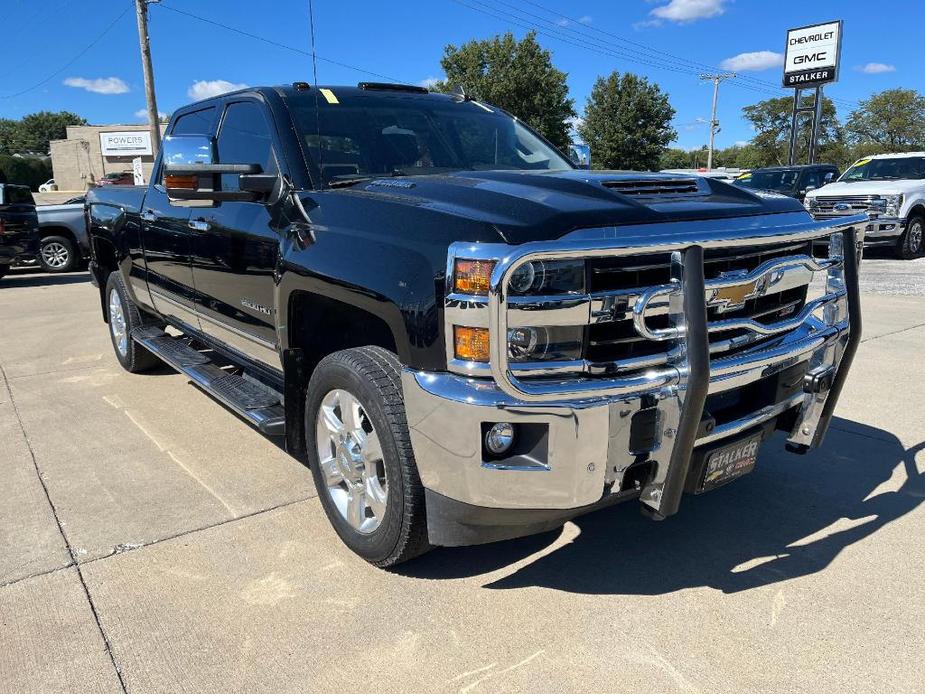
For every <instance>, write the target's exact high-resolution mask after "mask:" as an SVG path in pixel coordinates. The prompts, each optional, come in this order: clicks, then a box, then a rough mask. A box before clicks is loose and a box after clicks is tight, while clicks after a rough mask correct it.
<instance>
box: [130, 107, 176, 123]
mask: <svg viewBox="0 0 925 694" xmlns="http://www.w3.org/2000/svg"><path fill="white" fill-rule="evenodd" d="M168 115H170V114H168V113H164V112H163V111H158V112H157V117H158V118H160V119H161V120H165V119H166V118H167V116H168ZM135 118H137V119H138V120H143V121H145V122H147V120H148V109H146V108H140V109H138V110H137V111H135Z"/></svg>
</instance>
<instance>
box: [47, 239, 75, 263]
mask: <svg viewBox="0 0 925 694" xmlns="http://www.w3.org/2000/svg"><path fill="white" fill-rule="evenodd" d="M41 253H42V262H43V263H45V265H46V266H47V267H50V268H54V269H55V270H60V269H61V268H64V267H67V264H68V261H69V260H70V259H71V253H70V251H69V250H68V248H67V247H66V246H65V245H64V244H63V243H58V242H57V241H49V242H48V243H45V244H42V251H41Z"/></svg>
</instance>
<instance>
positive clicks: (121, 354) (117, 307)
mask: <svg viewBox="0 0 925 694" xmlns="http://www.w3.org/2000/svg"><path fill="white" fill-rule="evenodd" d="M106 306H107V307H108V311H109V337H110V338H111V339H112V349H113V351H114V352H115V353H116V359H118V360H119V364H121V365H122V368H123V369H125V370H126V371H128V372H129V373H133V374H135V373H141V372H143V371H149V370H150V369H152V368H154V367H155V366H157V365H158V364H160V360H159V359H158V358H157V357H155V356H154V355H153V354H151V352H149V351H148V350H146V349H145V348H144V347H142V346H141V345H140V344H138V343H137V342H135V341H134V340H133V339H132V331H133V330H134V329H135V328H139V327H141V326H143V325H147V324H148V321H146V320H145V319H144V318H143V316H142V313H141V311H139V310H138V307H137V306H136V305H135V304H134V303H133V302H132V300H131V299H130V298H129V295H128V291H126V289H125V282H123V280H122V275H120V274H119V273H118V272H113V273H111V274H110V275H109V279H108V280H107V282H106Z"/></svg>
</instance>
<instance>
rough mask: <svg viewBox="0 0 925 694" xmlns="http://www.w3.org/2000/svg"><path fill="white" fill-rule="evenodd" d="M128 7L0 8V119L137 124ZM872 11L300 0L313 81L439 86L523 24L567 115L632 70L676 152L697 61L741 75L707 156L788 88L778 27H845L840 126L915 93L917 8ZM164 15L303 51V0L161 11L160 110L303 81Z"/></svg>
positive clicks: (292, 71) (157, 14) (70, 2)
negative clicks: (561, 88) (672, 117)
mask: <svg viewBox="0 0 925 694" xmlns="http://www.w3.org/2000/svg"><path fill="white" fill-rule="evenodd" d="M132 5H133V3H132V2H130V0H118V1H117V0H93V1H90V0H41V1H39V0H3V2H2V3H0V26H3V27H4V28H5V31H4V40H3V42H2V44H0V117H11V118H16V117H19V116H22V115H24V114H26V113H30V112H33V111H37V110H42V109H47V110H70V111H74V112H76V113H78V114H80V115H82V116H84V117H85V118H87V119H88V120H89V121H91V122H93V123H100V124H110V123H135V122H140V121H142V120H143V119H142V117H140V116H139V115H137V113H139V112H140V110H141V109H143V108H144V105H145V101H144V90H143V83H142V75H141V65H140V60H139V57H138V39H137V32H136V27H135V17H134V10H133V9H132V8H131V6H132ZM879 7H880V8H882V9H883V10H884V11H879V10H876V9H874V6H872V5H871V4H870V3H868V2H861V1H860V0H852V1H851V2H841V3H831V2H830V3H810V2H806V0H798V1H797V0H774V1H773V2H766V1H762V2H758V1H756V0H405V1H404V2H392V3H385V2H379V1H373V0H353V1H352V2H347V1H345V0H337V1H335V0H315V21H316V34H317V50H318V55H319V56H320V57H321V58H323V59H327V61H334V62H326V61H325V60H320V61H319V63H318V69H319V80H320V81H321V82H323V83H328V84H355V83H356V82H357V81H360V80H363V79H368V80H375V79H382V78H381V77H376V76H375V75H371V74H364V73H362V72H358V71H355V70H351V69H348V68H346V67H342V66H340V65H337V64H336V63H343V64H346V65H352V66H356V67H359V68H363V69H365V70H369V71H372V72H374V73H379V74H380V75H382V76H385V77H388V78H394V79H397V80H401V81H403V82H409V83H423V82H425V81H426V80H428V79H429V78H435V77H440V76H441V74H442V73H441V71H440V58H441V56H442V54H443V48H444V46H445V45H446V44H447V43H455V44H460V43H463V42H465V41H466V40H469V39H472V38H484V37H488V36H491V35H493V34H496V33H500V32H503V31H506V30H510V31H513V32H514V33H515V34H516V35H518V36H522V35H523V34H524V33H526V31H527V27H529V26H536V27H539V28H540V32H541V33H540V35H539V37H538V38H539V40H540V42H541V43H542V44H543V45H544V46H545V47H546V48H548V49H549V50H551V51H552V53H553V60H554V63H555V64H556V66H557V67H558V68H559V69H561V70H563V71H565V72H567V73H568V83H569V87H570V89H571V95H572V97H573V98H574V99H575V101H576V106H577V108H578V110H579V112H580V111H581V109H582V108H583V105H584V102H585V99H586V98H587V95H588V93H589V92H590V90H591V87H592V85H593V83H594V79H595V77H596V76H598V75H600V74H607V73H609V72H610V71H612V70H619V71H621V72H636V73H639V74H643V75H645V76H647V77H648V78H649V79H650V80H652V81H654V82H656V83H658V84H659V85H660V86H661V87H662V88H663V89H664V90H665V91H667V92H668V94H669V95H670V98H671V102H672V105H673V106H674V107H675V109H676V110H677V118H676V122H675V127H676V129H677V130H678V142H677V145H678V146H682V147H685V148H692V147H698V146H700V145H702V144H704V143H705V142H706V140H707V126H706V123H705V121H706V119H708V118H709V116H710V98H711V87H710V86H709V85H707V84H704V83H701V82H700V81H699V80H698V78H697V75H698V73H699V72H700V71H701V69H705V67H704V66H717V67H718V66H723V65H729V66H732V67H737V68H738V70H739V72H740V74H741V75H743V77H744V78H743V79H739V80H735V81H734V82H735V83H731V82H726V83H724V84H723V86H722V88H721V92H720V106H719V120H720V122H721V125H722V132H721V133H720V134H719V135H718V137H717V146H718V147H725V146H728V145H732V144H734V143H735V142H738V141H744V140H747V139H749V137H750V136H751V132H750V129H749V126H748V124H747V123H746V122H745V121H744V120H743V119H742V117H741V108H742V107H743V106H746V105H748V104H751V103H754V102H756V101H759V100H761V99H763V98H767V97H769V96H782V95H785V94H787V93H788V92H785V91H784V90H783V89H780V88H776V85H778V84H780V72H781V68H780V67H779V61H780V59H779V57H778V56H776V55H775V54H776V53H781V52H782V51H783V46H784V41H785V31H786V29H787V28H788V27H794V26H800V25H804V24H811V23H816V22H821V21H828V20H831V19H844V20H845V30H844V31H845V37H844V44H843V51H842V70H841V78H840V81H839V82H838V83H837V84H835V85H832V86H829V87H828V88H827V94H828V95H829V96H831V97H833V98H835V99H837V100H838V101H837V106H838V110H839V115H840V117H841V118H843V119H844V118H845V117H846V116H847V114H848V112H849V111H850V109H851V108H852V105H854V104H856V103H857V101H859V100H860V99H863V98H866V97H867V96H869V95H870V94H871V93H873V92H876V91H880V90H883V89H888V88H891V87H906V88H914V89H917V90H919V91H921V92H925V71H923V70H922V69H921V68H922V61H921V57H920V48H919V46H920V44H921V42H922V39H921V27H922V26H923V25H925V3H923V2H921V0H894V1H893V2H890V3H888V4H881V5H880V6H879ZM169 8H175V9H177V10H183V11H184V12H188V13H192V14H194V15H198V16H200V17H205V18H208V19H211V20H214V21H217V22H221V23H223V24H226V25H229V26H232V27H235V28H237V29H240V30H242V31H245V32H248V33H251V34H255V35H259V36H261V37H264V38H267V39H270V40H272V41H274V42H276V43H279V44H284V45H287V46H290V47H294V48H296V49H299V50H303V51H307V50H308V48H309V22H308V0H264V2H262V3H255V2H252V1H249V2H241V1H238V0H163V2H162V3H161V6H158V5H152V7H151V11H150V13H151V40H152V50H153V55H154V70H155V78H156V85H157V93H158V106H159V107H160V109H161V110H162V111H171V110H172V109H174V108H177V107H178V106H181V105H182V104H184V103H187V102H189V101H191V100H192V99H193V98H194V97H196V96H204V95H208V94H209V93H211V92H212V91H214V90H216V89H221V88H224V87H227V86H228V84H231V85H244V84H246V85H258V84H277V83H286V82H292V81H294V80H309V81H310V80H311V63H310V58H308V57H307V56H306V55H303V54H300V53H298V52H295V51H292V50H287V49H285V48H280V47H276V46H273V45H269V44H267V43H265V42H261V41H258V40H255V39H253V38H249V37H246V36H242V35H240V34H236V33H233V32H230V31H228V30H226V29H223V28H220V27H218V26H215V25H210V24H206V23H203V22H200V21H198V20H196V19H194V18H191V17H189V16H185V15H183V14H179V13H178V12H176V11H172V10H171V9H169ZM126 9H128V11H127V12H125V14H123V15H122V16H121V18H120V19H117V17H119V16H120V14H121V13H123V12H124V11H125V10H126ZM113 22H115V23H114V24H112V23H113ZM110 24H112V27H111V29H110V30H109V31H108V32H107V33H106V34H105V35H104V36H103V37H102V38H101V39H100V40H99V41H98V42H96V43H95V44H94V45H92V46H91V45H90V44H91V43H93V41H94V40H95V39H96V38H97V37H98V36H99V35H100V34H101V33H102V32H103V31H104V30H105V29H106V28H107V27H108V26H109V25H110ZM10 29H13V31H10ZM88 46H89V48H88ZM666 54H670V56H675V57H670V56H669V55H666ZM743 54H746V55H745V56H744V57H742V56H743ZM737 56H740V57H739V58H738V59H737V60H735V58H736V57H737ZM730 60H732V62H731V63H724V61H730ZM685 61H687V62H685ZM690 62H694V63H698V64H702V65H699V66H698V65H691V64H690ZM743 67H744V68H752V69H751V70H748V71H743ZM754 80H760V81H761V82H755V81H754ZM764 83H770V84H764ZM20 92H24V93H21V94H20ZM789 93H792V92H789Z"/></svg>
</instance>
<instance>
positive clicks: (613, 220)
mask: <svg viewBox="0 0 925 694" xmlns="http://www.w3.org/2000/svg"><path fill="white" fill-rule="evenodd" d="M88 206H89V216H90V223H91V239H92V252H93V262H92V265H91V269H92V273H93V276H94V278H95V284H96V285H97V286H98V287H99V288H100V300H101V306H102V312H103V317H104V319H105V320H106V321H107V322H108V324H109V328H110V333H111V336H112V343H113V346H114V348H115V353H116V357H117V359H118V360H119V362H120V363H121V364H122V366H124V367H125V368H126V369H128V370H129V371H132V372H135V371H141V370H143V369H146V368H149V367H151V366H152V365H154V364H155V363H157V362H158V360H163V361H165V362H167V363H168V364H170V365H171V366H172V367H174V368H176V369H177V370H179V371H181V372H182V373H184V374H186V375H187V376H188V377H189V379H190V380H191V381H192V382H194V383H195V384H197V385H198V386H199V387H200V388H202V389H203V390H205V391H206V392H208V393H209V394H211V395H212V396H214V397H215V398H216V399H217V400H219V401H221V402H222V403H224V404H225V405H226V406H227V407H229V408H230V409H232V410H234V411H235V412H237V413H238V414H239V415H240V416H241V417H242V418H243V419H245V420H246V421H248V422H250V423H252V424H253V425H254V426H256V427H258V428H259V429H260V430H261V431H263V432H264V433H266V434H267V435H271V436H284V437H285V443H286V446H287V448H288V450H289V451H291V452H292V454H293V455H296V456H299V457H300V458H304V459H306V460H307V462H308V464H309V466H310V468H311V470H312V473H313V475H314V479H315V483H316V485H317V488H318V490H319V496H320V499H321V503H322V504H323V507H324V510H325V511H326V513H327V516H328V518H329V519H330V521H331V523H332V524H333V526H334V528H335V529H336V530H337V532H338V534H339V535H340V537H341V538H342V539H343V541H344V542H345V543H346V544H347V545H348V546H349V547H350V548H351V549H353V550H354V551H355V552H357V553H358V554H360V555H361V556H362V557H364V558H365V559H367V560H368V561H370V562H373V563H375V564H377V565H379V566H389V565H392V564H395V563H398V562H400V561H403V560H406V559H408V558H410V557H412V556H415V555H416V554H419V553H421V552H423V551H424V550H426V549H427V548H428V547H430V546H431V545H464V544H474V543H480V542H490V541H495V540H501V539H506V538H511V537H517V536H521V535H525V534H528V533H532V532H539V531H543V530H546V529H549V528H553V527H556V526H557V525H560V524H562V523H563V522H565V520H567V519H568V518H570V517H574V516H576V515H578V514H580V513H584V512H587V511H590V510H593V509H596V508H599V507H602V506H606V505H608V504H612V503H616V502H619V501H624V500H628V499H638V500H639V501H640V502H641V508H642V509H643V511H644V512H645V513H646V514H648V515H650V516H651V517H652V518H654V519H663V518H666V517H668V516H671V515H672V514H674V513H675V512H677V510H678V508H679V504H680V500H681V496H682V494H683V493H684V492H690V493H700V492H703V491H707V490H710V489H712V488H714V487H717V486H719V485H722V484H724V483H726V482H729V481H731V480H733V479H736V478H738V477H739V476H741V475H742V474H744V473H746V472H748V471H750V470H751V469H752V468H753V466H754V465H755V461H756V455H757V451H758V448H759V445H760V444H761V442H762V441H763V440H764V439H766V438H767V437H768V436H770V435H771V433H773V431H774V430H776V429H777V430H784V431H786V432H787V435H788V438H789V441H788V447H789V448H790V449H791V450H793V451H794V452H797V453H800V452H805V451H806V450H808V449H809V448H811V447H814V446H817V445H818V444H819V443H820V442H821V440H822V438H823V436H824V434H825V432H826V429H827V427H828V425H829V421H830V418H831V416H832V410H833V408H834V406H835V402H836V400H837V398H838V394H839V391H840V390H841V387H842V384H843V383H844V380H845V377H846V374H847V371H848V367H849V365H850V362H851V360H852V357H853V354H854V352H855V349H856V347H857V344H858V342H859V340H860V327H861V324H860V314H859V299H858V287H857V264H856V259H855V253H854V252H853V249H854V248H855V247H856V243H857V229H858V228H859V225H860V226H861V227H862V226H863V224H864V223H866V221H867V220H866V217H863V216H854V217H844V218H840V219H838V220H830V221H825V222H817V221H813V220H812V218H811V217H810V216H809V214H808V213H807V212H806V211H805V210H804V209H803V208H802V207H801V205H800V203H799V202H797V201H796V200H793V199H791V198H787V197H783V196H779V195H775V194H771V193H753V192H750V191H747V190H744V189H742V188H737V187H734V186H730V185H727V184H725V183H721V182H718V181H715V180H710V179H705V178H699V177H685V176H677V175H664V174H642V173H632V172H606V171H597V172H590V171H581V170H577V169H576V168H574V167H573V165H572V164H571V163H570V162H569V160H568V159H566V158H565V157H564V156H563V155H562V154H561V153H559V152H558V151H557V150H556V149H555V148H554V147H553V146H551V145H550V144H549V143H548V142H546V141H544V140H543V138H542V137H540V136H539V135H537V134H536V133H535V132H533V131H532V130H531V129H530V128H528V127H526V126H525V125H524V124H523V123H521V122H520V121H519V120H518V119H516V118H514V117H512V116H511V115H509V114H507V113H505V112H504V111H502V110H500V109H498V108H496V107H494V106H491V105H489V104H485V103H482V102H479V101H477V100H472V99H470V98H467V97H465V96H463V95H460V96H448V95H440V94H429V93H427V92H426V90H423V89H420V88H416V87H406V86H402V85H388V84H369V83H361V84H360V85H358V86H357V87H327V88H313V87H310V86H309V85H307V84H305V83H296V84H294V85H292V86H285V87H272V88H253V89H246V90H243V91H238V92H234V93H230V94H225V95H222V96H220V97H216V98H213V99H209V100H207V101H202V102H199V103H196V104H193V105H191V106H187V107H184V108H181V109H179V110H178V111H176V112H175V113H174V115H173V117H172V119H171V122H170V125H169V128H168V130H167V137H166V139H165V142H164V145H163V149H162V152H161V153H160V155H159V157H158V161H157V163H156V165H155V169H154V172H153V176H152V180H151V184H150V186H149V187H148V188H147V189H142V188H128V187H114V186H111V187H107V188H99V189H95V190H93V191H91V192H90V193H89V195H88ZM820 238H825V239H828V240H829V243H828V244H827V245H826V248H825V251H824V252H823V251H814V250H813V249H814V243H813V241H814V240H816V239H820ZM846 251H847V252H846ZM814 279H816V280H818V281H817V282H813V280H814ZM811 285H812V286H811ZM229 464H233V463H229ZM717 502H718V503H722V499H718V500H717Z"/></svg>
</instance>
